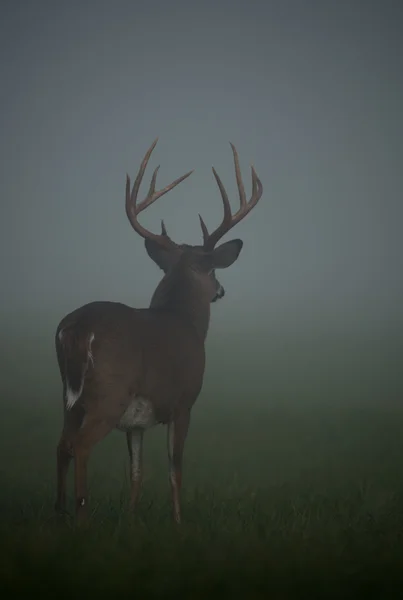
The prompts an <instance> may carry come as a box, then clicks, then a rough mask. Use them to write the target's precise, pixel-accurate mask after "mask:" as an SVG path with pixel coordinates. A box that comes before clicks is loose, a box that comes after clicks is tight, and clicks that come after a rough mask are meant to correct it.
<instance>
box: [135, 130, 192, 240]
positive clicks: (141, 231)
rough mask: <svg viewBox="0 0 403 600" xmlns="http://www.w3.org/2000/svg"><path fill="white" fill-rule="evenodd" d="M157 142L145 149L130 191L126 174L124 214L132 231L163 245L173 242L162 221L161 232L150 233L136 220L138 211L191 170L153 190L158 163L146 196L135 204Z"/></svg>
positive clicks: (174, 185)
mask: <svg viewBox="0 0 403 600" xmlns="http://www.w3.org/2000/svg"><path fill="white" fill-rule="evenodd" d="M157 142H158V138H157V139H156V140H154V142H153V143H152V144H151V146H150V148H149V149H148V150H147V152H146V155H145V156H144V158H143V162H142V163H141V165H140V169H139V172H138V173H137V177H136V179H135V181H134V184H133V188H132V190H131V191H130V177H129V175H126V214H127V217H128V219H129V221H130V223H131V226H132V227H133V229H134V231H136V232H137V233H138V234H139V235H141V237H143V238H144V239H147V238H148V239H153V240H155V241H157V242H159V243H162V244H164V245H167V244H168V245H172V244H173V243H174V242H172V240H171V239H170V238H169V237H168V234H167V231H166V228H165V225H164V221H161V234H160V235H158V234H156V233H152V232H151V231H149V230H148V229H146V228H145V227H143V226H142V225H140V223H139V222H138V220H137V216H138V214H139V213H141V211H143V210H145V209H146V208H147V207H148V206H150V205H151V204H152V203H153V202H155V201H156V200H158V198H160V197H161V196H163V195H164V194H166V193H167V192H169V191H171V190H172V189H173V188H174V187H176V186H177V185H179V184H180V183H181V182H182V181H183V180H184V179H186V178H187V177H189V175H191V174H192V173H193V171H189V173H186V175H182V177H178V179H175V181H173V182H172V183H170V184H169V185H167V186H166V187H164V188H163V189H162V190H155V184H156V181H157V173H158V169H159V168H160V167H159V165H158V167H157V168H156V169H155V170H154V173H153V176H152V178H151V183H150V188H149V190H148V194H147V196H146V198H144V200H142V201H141V202H139V203H138V204H137V195H138V193H139V188H140V185H141V182H142V179H143V176H144V173H145V170H146V168H147V164H148V161H149V160H150V156H151V154H152V151H153V150H154V148H155V146H156V145H157Z"/></svg>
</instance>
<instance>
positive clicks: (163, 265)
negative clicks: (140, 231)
mask: <svg viewBox="0 0 403 600" xmlns="http://www.w3.org/2000/svg"><path fill="white" fill-rule="evenodd" d="M144 246H145V249H146V252H147V254H148V256H149V257H150V258H151V260H153V261H154V262H155V264H156V265H158V266H159V268H160V269H162V270H163V271H164V273H166V272H167V271H168V270H169V269H170V268H171V267H172V265H173V264H174V262H175V253H174V252H173V251H172V252H171V251H169V250H167V249H166V248H165V247H164V246H162V245H161V244H158V242H156V241H155V240H150V239H148V238H147V239H146V240H145V241H144Z"/></svg>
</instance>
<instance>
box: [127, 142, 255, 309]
mask: <svg viewBox="0 0 403 600" xmlns="http://www.w3.org/2000/svg"><path fill="white" fill-rule="evenodd" d="M157 141H158V138H157V139H156V140H155V141H154V142H153V144H152V145H151V147H150V148H149V149H148V151H147V153H146V155H145V157H144V159H143V161H142V163H141V165H140V169H139V172H138V174H137V177H136V179H135V181H134V184H133V187H132V189H130V177H129V175H127V178H126V214H127V217H128V219H129V221H130V223H131V225H132V227H133V229H134V230H135V231H136V232H137V233H138V234H139V235H141V237H143V238H144V240H145V248H146V251H147V254H148V255H149V257H150V258H151V259H152V260H153V261H154V262H155V263H156V264H157V265H158V266H159V267H160V269H162V270H163V271H164V273H165V274H166V275H167V274H170V273H171V272H172V270H173V269H174V268H175V267H176V266H178V265H181V266H183V267H186V268H188V269H190V270H192V273H193V275H194V277H196V278H199V279H200V281H201V282H203V290H204V291H205V292H206V294H208V296H209V301H210V302H215V301H216V300H218V299H220V298H222V297H223V296H224V294H225V290H224V288H223V286H222V285H221V284H220V282H219V281H218V279H217V278H216V275H215V271H216V269H225V268H227V267H229V266H231V265H232V264H233V263H234V262H235V261H236V260H237V258H238V256H239V254H240V252H241V249H242V246H243V242H242V240H240V239H234V240H231V241H228V242H225V243H223V244H221V245H220V246H218V247H216V245H217V243H218V242H219V240H220V239H221V238H222V237H223V236H224V235H225V234H226V233H228V232H229V231H230V230H231V229H232V228H233V227H234V226H235V225H236V224H237V223H239V221H241V220H242V219H243V218H245V217H246V215H247V214H248V213H249V212H250V211H251V210H252V208H254V207H255V206H256V204H257V202H258V201H259V199H260V198H261V196H262V193H263V186H262V183H261V181H260V179H259V178H258V176H257V174H256V171H255V170H254V168H253V167H252V195H251V198H250V199H249V200H248V201H247V200H246V194H245V188H244V185H243V181H242V177H241V169H240V166H239V157H238V153H237V151H236V149H235V146H234V145H233V144H231V148H232V152H233V155H234V164H235V176H236V180H237V185H238V190H239V199H240V208H239V209H238V211H237V212H236V213H235V214H234V215H232V213H231V207H230V203H229V199H228V195H227V192H226V190H225V188H224V185H223V183H222V181H221V179H220V177H219V175H218V173H217V172H216V170H215V169H214V167H213V173H214V177H215V179H216V181H217V184H218V188H219V190H220V193H221V198H222V202H223V207H224V217H223V220H222V222H221V223H220V225H219V226H218V227H217V228H216V229H215V230H214V231H213V232H212V233H211V234H210V233H209V232H208V229H207V227H206V225H205V223H204V221H203V219H202V217H201V216H200V215H199V219H200V225H201V229H202V234H203V244H201V245H194V246H193V245H190V244H177V243H176V242H174V241H173V240H172V239H171V238H170V237H169V235H168V233H167V230H166V227H165V224H164V222H163V221H161V233H160V234H155V233H152V232H151V231H149V230H147V229H145V228H144V227H143V226H142V225H140V223H139V222H138V219H137V217H138V215H139V213H140V212H141V211H143V210H144V209H146V208H147V207H148V206H150V205H151V204H152V203H153V202H155V201H156V200H157V199H158V198H160V197H161V196H163V195H164V194H166V193H167V192H169V191H170V190H172V189H173V188H174V187H176V186H177V185H179V183H181V182H182V181H184V179H186V178H187V177H189V175H191V174H192V173H193V171H189V173H186V174H185V175H182V177H179V178H178V179H176V180H175V181H173V182H172V183H171V184H169V185H167V186H166V187H165V188H163V189H161V190H156V189H155V185H156V180H157V173H158V169H159V166H158V167H157V168H156V169H155V170H154V173H153V175H152V178H151V184H150V188H149V191H148V194H147V196H146V198H145V199H144V200H142V201H141V202H140V203H137V196H138V192H139V188H140V185H141V182H142V179H143V176H144V173H145V170H146V167H147V164H148V161H149V159H150V156H151V154H152V152H153V150H154V148H155V146H156V144H157Z"/></svg>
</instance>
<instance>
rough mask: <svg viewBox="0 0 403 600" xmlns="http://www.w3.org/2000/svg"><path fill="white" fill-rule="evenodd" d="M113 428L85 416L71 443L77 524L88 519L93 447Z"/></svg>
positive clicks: (101, 421) (96, 419)
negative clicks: (89, 472)
mask: <svg viewBox="0 0 403 600" xmlns="http://www.w3.org/2000/svg"><path fill="white" fill-rule="evenodd" d="M114 426H115V422H114V421H111V420H110V419H105V418H100V417H95V416H90V415H86V417H85V419H84V422H83V425H82V427H81V429H80V430H79V431H78V433H77V435H76V437H75V439H74V442H73V454H74V466H75V473H74V475H75V478H74V487H75V490H74V491H75V502H76V519H77V522H78V523H81V522H84V521H86V519H87V517H88V507H87V504H88V493H87V466H88V459H89V455H90V452H91V450H92V448H93V446H94V445H95V444H96V443H97V442H99V441H101V440H102V439H103V438H104V437H105V436H106V435H107V434H108V433H109V432H110V431H111V430H112V429H113V428H114Z"/></svg>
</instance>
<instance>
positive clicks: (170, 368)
mask: <svg viewBox="0 0 403 600" xmlns="http://www.w3.org/2000/svg"><path fill="white" fill-rule="evenodd" d="M156 143H157V140H156V141H155V142H154V143H153V144H152V146H151V147H150V148H149V150H148V151H147V153H146V155H145V157H144V159H143V161H142V163H141V166H140V169H139V172H138V175H137V177H136V179H135V182H134V184H133V188H131V184H130V178H129V176H127V180H126V214H127V217H128V219H129V221H130V223H131V225H132V227H133V229H134V230H135V231H136V232H137V233H138V234H139V235H141V236H142V237H143V238H144V239H145V248H146V251H147V253H148V255H149V256H150V258H151V259H152V260H153V261H154V262H155V263H156V264H157V265H158V266H159V267H160V268H161V269H162V270H163V271H164V277H163V279H162V281H161V282H160V284H159V285H158V287H157V289H156V290H155V292H154V294H153V297H152V300H151V304H150V307H149V308H148V309H135V308H131V307H129V306H126V305H124V304H121V303H118V302H92V303H90V304H86V305H85V306H82V307H81V308H78V309H77V310H75V311H73V312H72V313H70V314H68V315H67V316H66V317H64V318H63V319H62V321H61V322H60V323H59V325H58V327H57V331H56V340H55V341H56V354H57V360H58V364H59V369H60V374H61V378H62V382H63V400H64V424H63V431H62V434H61V437H60V441H59V444H58V448H57V498H56V505H55V507H56V509H57V510H58V511H61V512H63V511H64V509H65V504H66V478H67V472H68V467H69V464H70V461H71V459H72V458H73V457H74V462H75V501H76V515H77V517H78V519H79V520H82V519H84V518H85V517H86V510H87V465H88V458H89V455H90V452H91V449H92V447H93V446H94V445H95V444H96V443H97V442H99V441H100V440H102V438H104V437H105V436H106V435H107V434H108V433H109V432H110V431H111V430H112V429H114V428H115V427H117V426H118V427H119V428H121V429H122V428H123V430H126V431H127V433H126V436H127V442H128V449H129V456H130V466H131V499H130V505H131V507H133V506H134V505H135V503H136V500H137V497H138V492H139V489H140V483H141V477H142V468H141V460H142V458H141V457H142V438H143V432H144V427H146V426H150V425H152V424H154V423H155V421H157V422H158V423H164V424H168V457H169V464H170V481H171V491H172V500H173V508H174V517H175V520H176V522H178V523H179V522H180V519H181V514H180V501H179V495H180V487H181V481H182V459H183V450H184V444H185V440H186V436H187V432H188V428H189V423H190V412H191V408H192V406H193V404H194V403H195V401H196V399H197V397H198V395H199V393H200V390H201V387H202V383H203V376H204V368H205V349H204V344H205V339H206V336H207V331H208V327H209V321H210V303H211V302H214V301H215V300H216V299H218V298H222V297H223V295H224V290H223V288H222V286H221V285H220V284H219V282H218V281H217V279H216V277H215V269H220V268H221V269H224V268H227V267H229V266H230V265H232V264H233V263H234V262H235V261H236V260H237V258H238V256H239V253H240V251H241V249H242V241H241V240H232V241H230V242H226V243H224V244H221V246H219V247H216V244H217V242H218V240H219V239H220V238H221V237H222V236H223V235H224V234H225V233H227V232H228V231H229V230H230V229H231V228H232V227H233V226H234V225H235V224H236V223H237V222H239V221H240V220H241V219H242V218H244V217H245V216H246V214H247V213H248V212H250V210H252V208H253V207H254V206H255V205H256V203H257V202H258V200H259V198H260V197H261V195H262V191H263V188H262V185H261V182H260V180H259V178H258V177H257V175H256V173H255V171H254V169H253V168H252V197H251V199H250V200H249V201H248V202H247V201H246V197H245V190H244V188H243V184H242V180H241V175H240V169H239V161H238V155H237V152H236V150H235V148H234V146H233V145H232V150H233V154H234V163H235V171H236V178H237V183H238V189H239V194H240V204H241V206H240V209H239V210H238V212H237V213H236V214H235V215H234V216H233V217H232V216H231V209H230V205H229V200H228V197H227V194H226V192H225V189H224V187H223V185H222V182H221V180H220V179H219V177H218V175H217V173H216V172H215V170H214V169H213V171H214V176H215V178H216V180H217V183H218V186H219V189H220V192H221V196H222V200H223V205H224V218H223V221H222V223H221V224H220V225H219V227H218V228H217V229H216V230H215V231H214V232H212V234H209V233H208V231H207V227H206V225H205V224H204V222H203V220H202V218H201V217H200V223H201V227H202V232H203V239H204V243H203V246H189V245H187V244H182V245H178V244H176V243H175V242H173V241H172V240H171V239H170V238H169V236H168V235H167V232H166V228H165V225H164V224H163V223H162V231H161V234H160V235H156V234H153V233H151V232H150V231H148V230H147V229H145V228H144V227H143V226H142V225H140V223H139V222H138V219H137V217H138V214H139V213H140V212H141V211H143V210H144V209H145V208H147V207H148V206H150V205H151V204H152V203H153V202H154V201H155V200H156V199H158V198H159V197H161V196H163V195H164V194H166V193H167V192H168V191H170V190H171V189H173V188H174V187H176V186H177V185H178V184H179V183H181V182H182V181H184V180H185V179H186V178H187V177H189V175H190V172H189V173H187V174H186V175H183V176H182V177H179V178H178V179H176V180H175V181H174V182H173V183H171V184H170V185H168V186H166V187H165V188H163V189H161V190H159V191H156V189H155V183H156V176H157V171H158V168H157V169H156V170H155V171H154V174H153V176H152V180H151V185H150V188H149V192H148V195H147V197H146V198H145V199H144V200H143V201H142V202H140V203H138V202H137V195H138V191H139V187H140V184H141V181H142V178H143V175H144V171H145V169H146V166H147V163H148V160H149V158H150V155H151V153H152V151H153V149H154V147H155V145H156ZM70 390H72V391H73V392H75V402H73V404H72V406H71V407H70V406H67V403H66V397H67V395H68V394H69V398H70V401H72V399H73V400H74V396H71V394H70ZM80 390H81V394H80V395H79V396H78V397H77V395H78V393H79V392H80ZM133 401H134V402H133ZM143 401H144V403H145V406H146V408H145V413H144V414H143V413H141V418H140V419H139V418H137V415H138V412H136V418H134V419H132V417H131V416H130V415H131V412H130V411H132V410H133V407H134V410H135V411H137V410H138V406H139V405H140V403H141V402H143ZM150 405H151V409H150ZM127 410H128V412H127V413H126V415H125V417H124V419H123V421H124V425H123V426H122V421H121V418H122V416H123V415H124V414H125V412H126V411H127ZM151 412H152V415H151V418H149V416H150V415H149V413H151ZM128 414H129V420H128V421H126V419H127V415H128ZM144 415H146V416H144ZM126 423H129V425H127V424H126Z"/></svg>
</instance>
